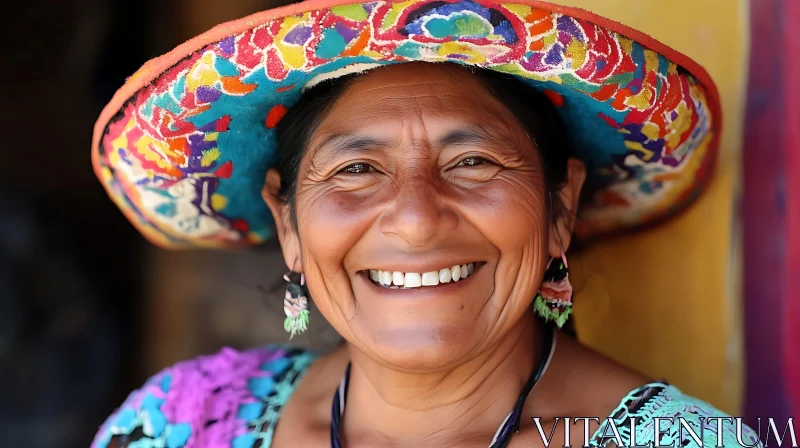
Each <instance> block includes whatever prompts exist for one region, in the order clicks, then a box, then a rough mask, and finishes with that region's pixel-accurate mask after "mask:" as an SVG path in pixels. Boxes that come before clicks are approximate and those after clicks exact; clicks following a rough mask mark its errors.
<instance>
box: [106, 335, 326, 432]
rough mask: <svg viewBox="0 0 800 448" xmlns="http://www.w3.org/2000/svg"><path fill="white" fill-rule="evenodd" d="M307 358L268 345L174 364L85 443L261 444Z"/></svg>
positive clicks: (134, 394)
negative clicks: (92, 439)
mask: <svg viewBox="0 0 800 448" xmlns="http://www.w3.org/2000/svg"><path fill="white" fill-rule="evenodd" d="M314 358H315V356H314V355H313V354H312V353H311V352H309V351H307V350H303V349H297V348H290V347H286V346H268V347H264V348H261V349H254V350H248V351H237V350H233V349H230V348H225V349H222V350H221V351H219V352H218V353H216V354H213V355H208V356H201V357H198V358H195V359H192V360H189V361H183V362H180V363H178V364H176V365H174V366H172V367H169V368H166V369H164V370H162V371H161V372H159V373H157V374H156V375H154V376H152V377H151V378H150V379H149V380H147V382H145V384H144V385H143V386H142V387H141V388H140V389H138V390H136V391H134V392H132V393H131V394H130V395H129V396H128V398H127V399H126V400H125V402H124V403H123V404H122V406H120V407H119V409H117V410H116V411H115V412H114V413H113V414H112V415H111V416H110V417H109V418H108V419H107V420H106V422H105V423H104V424H103V425H102V426H101V427H100V431H99V432H98V433H97V436H96V437H95V439H94V442H93V443H92V448H106V447H120V448H121V447H127V446H134V445H131V444H132V442H134V441H137V444H136V445H135V446H137V447H165V448H183V447H189V446H195V447H199V446H202V447H209V448H216V447H223V446H224V447H233V448H250V447H252V446H264V447H268V446H269V445H270V442H271V439H272V433H273V431H274V428H275V425H276V424H277V420H278V417H279V416H280V413H281V409H282V407H283V406H284V405H285V404H286V402H287V400H288V399H289V397H290V396H291V394H292V393H293V392H294V389H295V387H296V386H297V384H298V382H299V380H300V379H301V377H302V376H303V374H304V373H305V372H306V370H307V369H308V367H309V365H310V364H311V363H312V362H313V360H314ZM143 442H144V443H143ZM257 442H260V443H257Z"/></svg>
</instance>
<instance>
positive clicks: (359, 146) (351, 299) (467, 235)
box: [265, 64, 583, 370]
mask: <svg viewBox="0 0 800 448" xmlns="http://www.w3.org/2000/svg"><path fill="white" fill-rule="evenodd" d="M569 166H570V173H569V174H570V176H569V177H570V181H569V183H568V185H567V187H565V188H564V190H563V191H562V192H561V193H560V197H561V199H562V201H563V202H564V205H565V206H566V208H567V209H569V210H573V211H574V208H575V205H576V203H577V197H578V192H579V190H580V187H581V184H582V182H583V171H582V165H580V163H575V162H571V163H570V164H569ZM279 185H280V180H279V178H278V174H277V172H276V171H274V170H273V171H271V172H270V173H269V174H268V176H267V185H266V186H265V198H266V200H267V202H268V204H269V206H270V208H271V209H272V212H273V214H274V216H275V218H276V219H275V220H276V222H278V223H279V224H278V226H279V229H278V231H279V237H280V239H281V244H282V247H283V251H284V256H285V258H286V261H287V264H288V265H290V266H291V265H292V264H294V266H293V269H294V270H296V271H300V270H302V271H303V272H305V275H306V279H307V282H308V286H309V290H310V294H311V297H312V298H313V300H314V304H315V305H316V308H317V309H318V310H319V312H321V313H322V314H323V315H324V316H325V318H326V319H327V320H328V321H329V322H330V323H331V324H332V325H333V326H334V327H335V328H336V330H337V331H338V332H339V333H340V334H341V335H342V336H343V337H345V338H346V339H347V340H348V341H349V342H350V343H352V344H354V345H355V346H357V347H358V348H359V349H360V350H361V351H363V352H364V353H366V354H367V355H369V356H370V357H372V358H373V359H375V360H377V361H379V362H381V363H382V364H385V365H390V366H397V367H401V368H403V369H406V370H424V369H432V368H438V367H442V366H445V365H448V364H452V363H457V362H459V361H460V360H464V359H468V358H469V357H471V356H473V355H475V354H477V353H479V352H481V351H482V350H483V349H485V348H487V347H489V346H491V345H492V344H493V343H495V342H497V341H498V340H499V339H500V338H501V337H503V335H505V334H506V333H507V332H508V331H509V328H510V327H511V326H513V325H514V324H515V323H516V322H518V321H519V319H520V318H521V316H522V315H523V314H525V313H531V312H532V311H531V303H532V300H533V298H534V297H535V295H536V291H537V289H538V287H539V285H540V283H541V280H542V275H543V272H544V269H545V266H546V264H547V261H548V259H549V257H551V256H560V252H561V248H562V242H563V243H565V244H568V242H569V240H568V236H567V235H568V233H569V229H568V228H566V229H559V231H561V230H563V232H561V233H562V238H561V240H559V237H558V236H557V235H556V227H554V226H551V219H550V216H549V214H548V202H549V201H548V195H547V193H546V191H545V184H544V175H543V169H542V166H541V164H540V159H539V157H538V154H537V150H536V148H535V147H534V145H533V143H532V141H531V139H530V138H529V137H528V136H527V135H526V133H525V131H524V130H523V128H522V127H521V126H520V124H519V123H518V122H517V120H516V119H515V118H514V117H513V116H512V115H511V113H510V111H509V110H508V109H507V108H506V107H505V106H504V105H503V104H501V103H500V102H499V101H498V100H496V99H495V98H494V97H493V96H492V95H491V94H490V93H489V91H488V90H487V89H486V88H485V87H484V86H483V85H481V82H480V81H479V80H478V79H477V78H476V77H475V76H474V75H471V74H469V73H468V72H467V71H465V70H463V69H461V68H458V67H454V66H449V65H444V64H442V65H430V64H428V65H426V64H402V65H396V66H391V67H387V68H380V69H375V70H372V71H371V72H368V73H367V74H365V75H362V76H360V77H358V78H357V79H355V80H354V81H353V82H352V83H351V84H350V85H349V86H348V87H347V88H346V89H345V91H344V92H343V93H342V94H341V95H340V97H339V98H338V99H336V100H335V102H334V104H333V106H332V108H331V109H330V111H329V113H327V115H326V116H325V117H324V118H323V119H322V120H321V122H320V123H319V126H318V127H317V128H316V130H315V131H314V132H313V134H312V136H311V138H310V140H309V146H308V150H307V152H306V154H305V155H304V157H303V159H302V161H301V164H300V168H299V174H298V181H297V192H296V216H297V227H296V228H295V227H294V226H293V225H292V224H291V222H290V218H289V209H288V206H287V205H285V204H281V203H280V202H279V201H278V200H277V199H276V192H277V187H278V186H279ZM567 221H571V220H567ZM565 225H566V226H570V225H571V223H570V222H566V223H565ZM564 249H565V250H566V247H564ZM470 263H473V264H474V271H473V272H472V273H471V274H470V275H469V276H468V277H467V278H465V279H460V280H459V281H453V280H451V281H449V282H448V283H441V282H440V283H439V284H438V285H435V286H430V285H423V286H419V287H409V286H413V285H415V284H417V283H416V279H417V275H418V276H419V277H420V280H425V281H424V283H432V282H431V280H432V279H434V278H435V279H437V280H440V279H441V278H442V277H440V275H444V277H447V275H446V274H445V273H444V272H443V270H450V274H451V277H452V268H453V267H454V266H456V265H458V266H461V265H469V264H470ZM370 271H378V274H377V275H376V274H375V273H372V276H374V277H378V278H379V279H380V277H381V276H384V277H385V276H387V274H382V275H381V274H380V273H381V272H388V273H392V274H389V275H391V276H392V277H393V279H394V278H398V277H402V280H403V283H404V285H403V287H399V288H398V287H389V286H388V285H382V284H380V281H375V280H373V279H372V278H371V274H370ZM394 273H400V274H394ZM425 273H428V275H425ZM431 273H436V274H435V277H434V276H433V274H431ZM409 274H410V275H409Z"/></svg>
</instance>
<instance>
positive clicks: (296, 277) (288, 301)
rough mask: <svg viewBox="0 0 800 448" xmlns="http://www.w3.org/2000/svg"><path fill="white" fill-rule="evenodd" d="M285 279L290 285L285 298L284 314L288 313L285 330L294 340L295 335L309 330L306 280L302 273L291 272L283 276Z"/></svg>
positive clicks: (284, 324)
mask: <svg viewBox="0 0 800 448" xmlns="http://www.w3.org/2000/svg"><path fill="white" fill-rule="evenodd" d="M283 279H284V280H286V281H287V282H288V283H289V284H288V285H287V286H286V295H285V296H284V298H283V312H284V313H286V319H284V321H283V329H284V330H286V332H287V333H289V339H292V338H293V337H294V335H296V334H300V333H303V332H304V331H306V330H307V329H308V317H309V316H308V297H307V292H306V288H305V286H306V278H305V275H303V273H302V272H300V273H298V272H293V271H289V272H288V273H286V274H285V275H284V276H283Z"/></svg>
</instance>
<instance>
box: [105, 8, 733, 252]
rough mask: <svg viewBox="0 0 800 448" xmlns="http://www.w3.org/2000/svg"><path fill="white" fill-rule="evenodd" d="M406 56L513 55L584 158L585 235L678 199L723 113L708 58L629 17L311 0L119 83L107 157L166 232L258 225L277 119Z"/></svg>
mask: <svg viewBox="0 0 800 448" xmlns="http://www.w3.org/2000/svg"><path fill="white" fill-rule="evenodd" d="M409 61H428V62H453V63H459V64H467V65H475V66H480V67H483V68H488V69H492V70H496V71H501V72H505V73H510V74H513V75H515V76H517V77H518V78H520V79H522V80H523V81H524V82H526V83H527V84H529V85H530V86H532V87H534V88H537V89H540V90H543V91H544V92H545V94H547V95H548V96H549V97H550V98H551V100H552V101H553V102H554V103H555V104H556V106H557V108H558V110H559V112H560V114H561V116H562V118H563V120H564V122H565V124H566V126H567V128H568V133H569V135H570V138H571V139H572V142H571V143H572V145H573V146H574V149H575V150H576V152H577V154H578V156H579V157H580V158H581V159H582V160H583V161H584V162H585V163H586V165H587V168H588V194H586V195H585V200H584V201H583V202H582V204H581V209H580V214H579V219H578V223H577V227H576V231H575V234H576V237H577V239H578V240H579V241H583V242H585V241H588V240H590V239H593V238H596V237H598V236H601V235H608V234H611V233H616V232H620V231H623V230H627V229H632V228H639V227H643V226H647V225H651V224H653V223H657V222H660V221H663V220H665V219H667V218H669V217H672V216H674V215H675V214H676V213H678V212H679V211H681V210H683V209H685V208H686V207H687V206H688V205H689V204H690V203H691V202H692V201H693V200H694V199H695V198H697V197H698V196H699V194H700V193H701V192H702V191H703V189H704V188H705V186H706V185H707V183H708V181H709V178H710V175H711V172H712V168H713V166H714V164H715V161H716V153H717V147H718V140H719V135H720V124H721V121H722V120H721V111H720V104H719V99H718V95H717V90H716V87H715V86H714V83H713V82H712V80H711V78H710V77H709V76H708V74H707V73H706V72H705V70H703V69H702V68H701V67H700V66H699V65H698V64H696V63H695V62H693V61H692V60H691V59H689V58H688V57H686V56H684V55H682V54H680V53H678V52H676V51H674V50H672V49H670V48H668V47H667V46H665V45H663V44H661V43H659V42H657V41H655V40H654V39H652V38H650V37H649V36H647V35H645V34H642V33H641V32H638V31H635V30H632V29H630V28H628V27H625V26H623V25H621V24H619V23H616V22H614V21H611V20H608V19H605V18H602V17H599V16H597V15H595V14H592V13H590V12H588V11H585V10H581V9H576V8H567V7H563V6H558V5H553V4H551V3H546V2H540V1H531V0H517V1H515V3H513V4H511V3H497V2H494V1H483V0H480V1H475V0H473V1H441V0H437V1H432V0H408V1H403V2H392V1H378V2H365V3H352V0H350V1H341V0H339V1H316V0H314V1H307V2H304V3H298V4H294V5H290V6H286V7H282V8H277V9H273V10H269V11H264V12H261V13H257V14H254V15H251V16H249V17H245V18H243V19H240V20H236V21H233V22H229V23H226V24H223V25H219V26H217V27H215V28H214V29H212V30H210V31H208V32H206V33H204V34H202V35H200V36H198V37H196V38H194V39H192V40H190V41H188V42H186V43H184V44H182V45H180V46H178V47H177V48H175V49H174V50H173V51H171V52H170V53H168V54H166V55H164V56H161V57H159V58H155V59H153V60H151V61H149V62H147V63H146V64H145V65H144V66H143V67H142V68H141V69H140V70H138V71H137V72H136V73H135V74H134V75H133V76H131V77H130V78H129V79H128V80H127V82H126V83H125V85H124V86H123V87H122V88H121V89H120V90H119V91H117V93H116V94H115V95H114V98H113V99H112V100H111V102H110V103H109V104H108V105H107V106H106V107H105V109H104V110H103V112H102V114H101V115H100V118H99V119H98V121H97V123H96V124H95V128H94V137H93V141H92V145H93V147H92V160H93V164H94V168H95V172H96V173H97V175H98V177H99V178H100V180H101V181H102V182H103V185H104V186H105V188H106V190H107V192H108V194H109V196H110V197H111V198H112V199H113V200H114V201H115V202H116V203H117V205H118V206H119V207H120V208H121V209H122V210H123V212H124V213H125V215H126V216H127V217H128V219H129V220H130V221H131V222H132V223H133V224H134V225H135V226H136V227H137V228H138V229H139V230H140V232H141V233H142V234H143V235H144V236H145V237H147V238H148V239H149V240H150V241H152V242H153V243H155V244H158V245H160V246H163V247H217V248H231V247H242V246H247V245H251V244H257V243H260V242H263V241H264V240H266V239H268V238H270V237H271V236H272V234H273V232H274V228H273V222H272V218H271V214H270V212H269V210H268V209H267V207H266V205H265V204H264V202H263V201H262V199H261V188H262V186H263V183H264V178H265V173H266V171H267V169H269V168H270V167H271V166H273V164H274V163H275V160H276V153H275V151H276V141H275V132H274V127H275V125H276V124H277V122H278V121H279V120H280V118H281V117H282V116H283V114H284V113H285V111H286V110H287V109H288V108H291V107H292V105H293V104H294V103H295V102H296V101H297V100H298V98H299V97H300V95H301V94H302V90H303V88H304V87H305V86H306V85H308V84H309V83H313V82H318V81H319V80H320V79H324V78H326V77H329V76H333V75H332V74H341V73H344V72H352V71H354V70H364V69H367V68H370V67H374V66H376V65H383V64H392V63H402V62H409Z"/></svg>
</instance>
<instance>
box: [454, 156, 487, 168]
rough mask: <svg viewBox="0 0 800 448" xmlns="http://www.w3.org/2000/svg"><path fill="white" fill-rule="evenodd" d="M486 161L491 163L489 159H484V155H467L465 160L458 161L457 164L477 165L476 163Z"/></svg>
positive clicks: (480, 163)
mask: <svg viewBox="0 0 800 448" xmlns="http://www.w3.org/2000/svg"><path fill="white" fill-rule="evenodd" d="M484 163H489V161H488V160H486V159H484V158H483V157H467V158H465V159H464V160H462V161H460V162H458V165H457V166H476V165H483V164H484Z"/></svg>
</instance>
